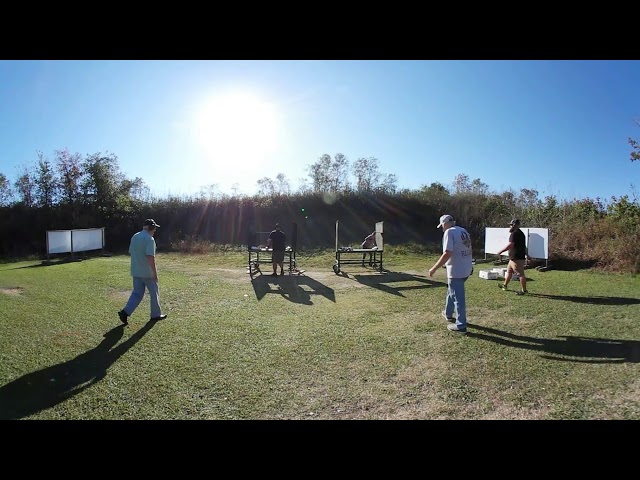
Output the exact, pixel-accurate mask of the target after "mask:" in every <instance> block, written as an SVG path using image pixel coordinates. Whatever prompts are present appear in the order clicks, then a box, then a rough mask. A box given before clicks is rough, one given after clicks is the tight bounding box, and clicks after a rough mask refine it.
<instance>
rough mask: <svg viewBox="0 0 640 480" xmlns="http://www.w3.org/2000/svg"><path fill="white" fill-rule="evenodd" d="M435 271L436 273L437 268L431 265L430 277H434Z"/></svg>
mask: <svg viewBox="0 0 640 480" xmlns="http://www.w3.org/2000/svg"><path fill="white" fill-rule="evenodd" d="M434 273H436V269H435V268H433V267H431V268H430V269H429V276H430V277H433V274H434Z"/></svg>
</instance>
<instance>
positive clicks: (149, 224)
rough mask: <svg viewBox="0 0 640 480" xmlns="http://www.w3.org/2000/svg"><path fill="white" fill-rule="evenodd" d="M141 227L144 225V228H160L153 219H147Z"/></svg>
mask: <svg viewBox="0 0 640 480" xmlns="http://www.w3.org/2000/svg"><path fill="white" fill-rule="evenodd" d="M142 225H144V226H145V227H153V228H158V227H159V226H160V225H158V224H157V223H156V221H155V220H154V219H153V218H147V219H146V220H145V221H144V223H143V224H142Z"/></svg>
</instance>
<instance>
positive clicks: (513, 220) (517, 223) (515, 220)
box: [509, 218, 520, 225]
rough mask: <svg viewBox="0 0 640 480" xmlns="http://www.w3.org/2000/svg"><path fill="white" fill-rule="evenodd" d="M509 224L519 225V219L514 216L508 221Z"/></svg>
mask: <svg viewBox="0 0 640 480" xmlns="http://www.w3.org/2000/svg"><path fill="white" fill-rule="evenodd" d="M509 225H520V220H518V219H517V218H514V219H512V220H511V221H510V222H509Z"/></svg>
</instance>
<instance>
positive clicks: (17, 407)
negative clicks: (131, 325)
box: [0, 321, 157, 420]
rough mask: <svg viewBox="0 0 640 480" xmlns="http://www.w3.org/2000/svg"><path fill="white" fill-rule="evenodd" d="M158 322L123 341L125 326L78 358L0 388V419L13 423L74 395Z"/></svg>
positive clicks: (110, 333)
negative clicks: (121, 340) (119, 342)
mask: <svg viewBox="0 0 640 480" xmlns="http://www.w3.org/2000/svg"><path fill="white" fill-rule="evenodd" d="M156 323H157V322H154V321H149V322H147V324H146V325H144V326H143V327H142V328H141V329H140V330H138V331H137V332H135V333H134V334H133V335H131V337H129V338H128V339H127V340H126V341H124V342H122V343H121V344H120V345H118V346H117V347H115V348H113V349H112V347H113V346H114V345H116V344H117V343H118V341H119V340H120V339H121V338H122V335H123V333H124V327H125V326H124V325H119V326H117V327H115V328H112V329H111V330H109V331H108V332H107V333H105V334H104V340H103V341H102V342H100V344H99V345H98V346H96V347H95V348H93V349H91V350H89V351H88V352H85V353H82V354H80V355H78V356H77V357H75V358H73V359H71V360H69V361H67V362H64V363H59V364H57V365H53V366H51V367H47V368H43V369H42V370H38V371H36V372H32V373H27V374H26V375H23V376H22V377H20V378H17V379H15V380H13V381H12V382H9V383H7V384H6V385H3V386H2V387H0V420H16V419H20V418H24V417H28V416H29V415H33V414H34V413H38V412H40V411H42V410H46V409H47V408H51V407H53V406H55V405H57V404H59V403H61V402H64V401H65V400H67V399H68V398H70V397H72V396H74V395H77V394H78V393H80V392H82V391H83V390H85V389H86V388H89V387H90V386H92V385H93V384H94V383H97V382H99V381H100V380H102V379H103V378H104V377H105V376H106V375H107V370H109V367H110V366H111V365H112V364H113V363H114V362H115V361H116V360H118V358H120V357H121V356H122V355H123V354H124V353H125V352H126V351H127V350H129V349H130V348H131V347H132V346H133V345H135V344H136V343H137V342H138V341H139V340H140V339H141V338H142V337H143V336H144V335H145V334H146V333H147V332H148V331H149V330H151V328H152V327H153V326H154V325H155V324H156Z"/></svg>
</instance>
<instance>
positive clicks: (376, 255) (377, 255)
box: [333, 220, 384, 275]
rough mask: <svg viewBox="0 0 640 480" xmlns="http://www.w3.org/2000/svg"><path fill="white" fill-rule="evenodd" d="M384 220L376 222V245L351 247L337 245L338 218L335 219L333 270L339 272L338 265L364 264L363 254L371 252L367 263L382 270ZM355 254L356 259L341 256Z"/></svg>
mask: <svg viewBox="0 0 640 480" xmlns="http://www.w3.org/2000/svg"><path fill="white" fill-rule="evenodd" d="M383 226H384V222H377V223H376V229H375V233H376V246H375V247H374V248H352V247H339V246H338V245H339V243H338V227H339V220H336V260H335V263H334V265H333V272H334V273H335V274H336V275H337V274H339V273H340V267H341V266H342V265H361V266H364V264H365V260H364V259H363V255H366V254H371V259H370V262H369V265H371V266H372V267H373V268H375V269H376V270H378V271H379V272H380V273H382V272H383V270H384V269H383V267H382V254H383V253H384V244H383V242H382V234H383V233H384V230H383ZM353 254H356V255H358V259H353V258H351V259H347V258H344V259H343V258H342V257H343V256H346V257H348V256H350V255H353Z"/></svg>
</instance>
